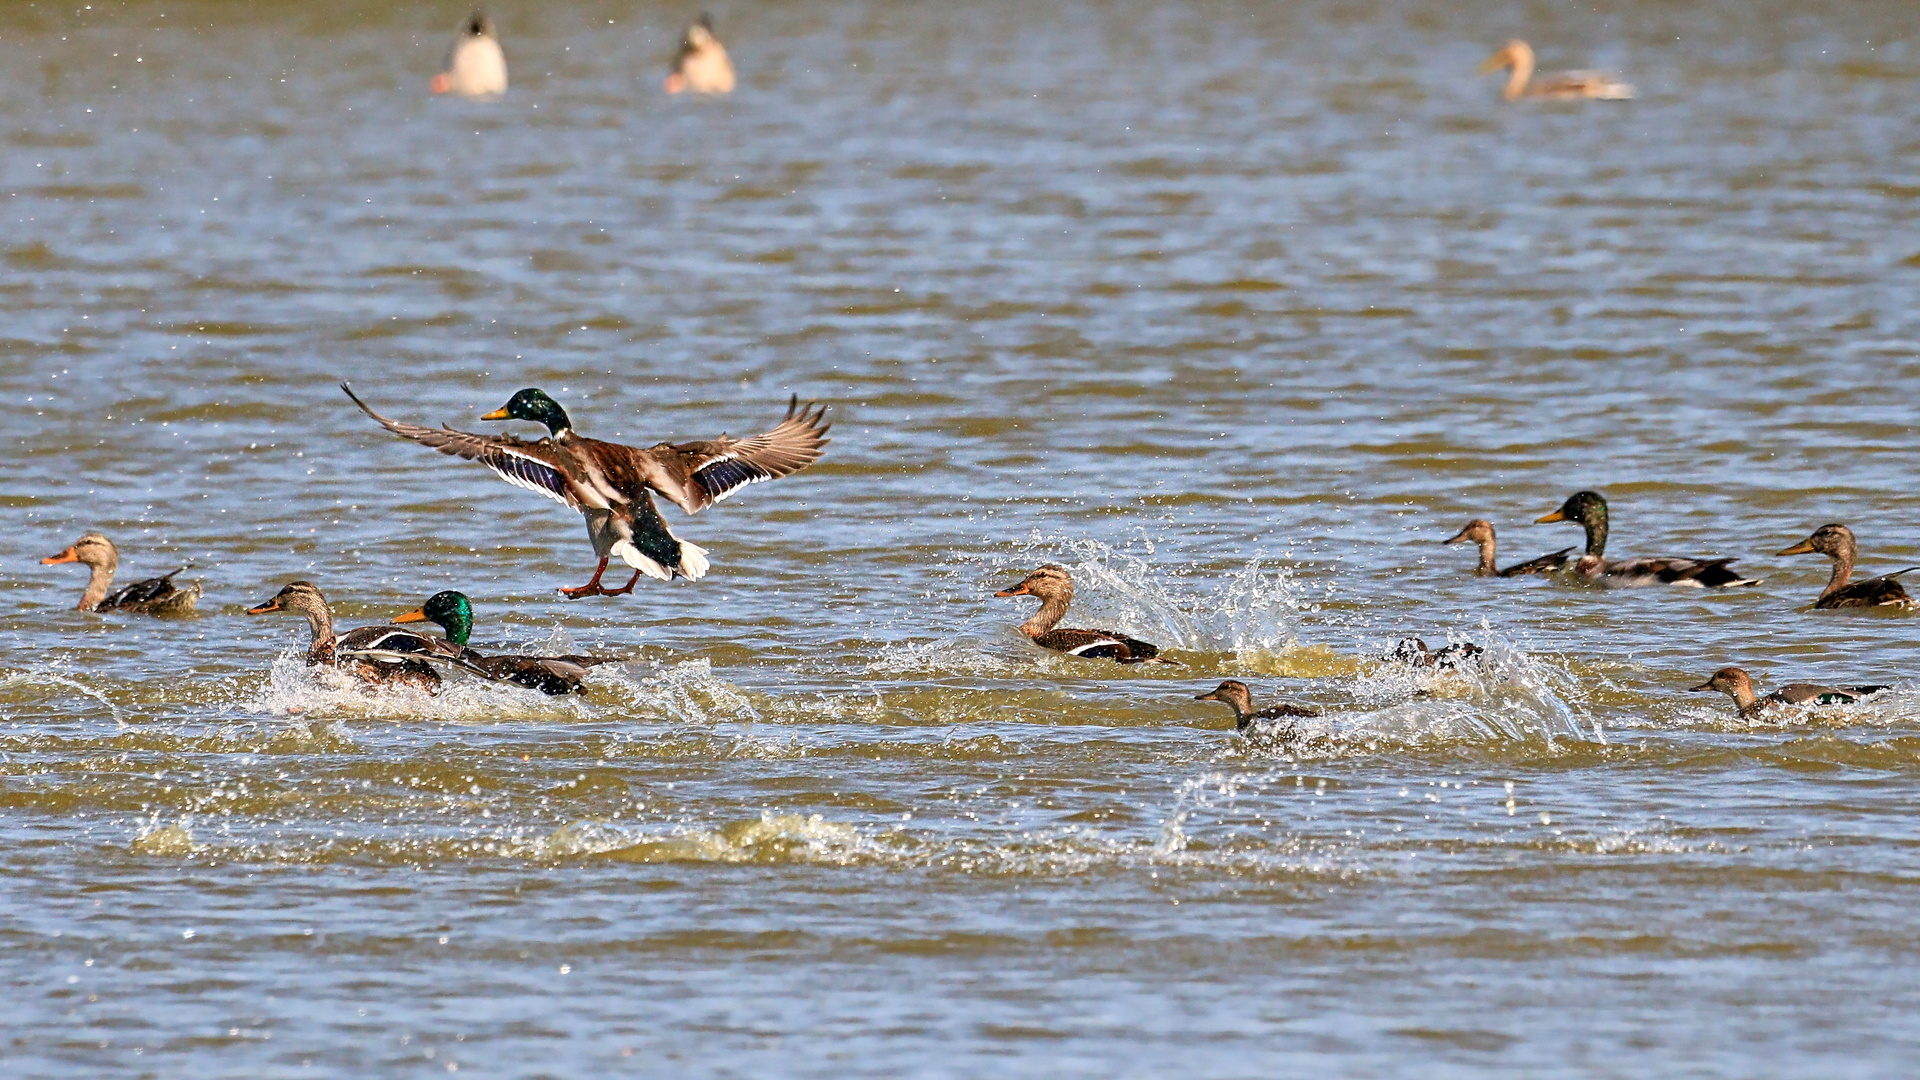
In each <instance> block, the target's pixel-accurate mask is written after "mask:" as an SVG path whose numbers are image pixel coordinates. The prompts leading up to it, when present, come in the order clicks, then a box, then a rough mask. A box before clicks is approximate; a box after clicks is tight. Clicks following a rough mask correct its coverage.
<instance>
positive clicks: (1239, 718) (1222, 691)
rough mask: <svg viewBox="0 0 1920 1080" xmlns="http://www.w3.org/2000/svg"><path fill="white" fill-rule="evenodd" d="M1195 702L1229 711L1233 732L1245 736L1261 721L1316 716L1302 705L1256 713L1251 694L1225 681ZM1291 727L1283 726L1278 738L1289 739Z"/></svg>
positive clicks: (1237, 683) (1236, 682)
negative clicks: (1217, 704) (1220, 704)
mask: <svg viewBox="0 0 1920 1080" xmlns="http://www.w3.org/2000/svg"><path fill="white" fill-rule="evenodd" d="M1193 700H1195V701H1218V702H1223V703H1225V704H1226V705H1228V706H1231V707H1232V709H1233V730H1235V731H1238V732H1241V733H1242V734H1245V733H1246V731H1247V729H1248V728H1251V727H1254V726H1255V724H1256V723H1257V722H1259V721H1261V720H1290V719H1292V718H1294V717H1301V716H1319V715H1320V710H1318V709H1313V708H1309V707H1307V706H1305V705H1286V704H1280V705H1269V706H1267V707H1266V708H1264V709H1261V710H1259V711H1258V712H1255V711H1254V708H1253V691H1251V690H1249V689H1247V684H1246V683H1243V682H1241V681H1239V680H1238V679H1228V680H1226V681H1225V682H1222V683H1221V684H1220V685H1219V686H1216V687H1214V688H1213V689H1212V690H1209V691H1207V692H1206V693H1204V694H1195V695H1193ZM1293 733H1294V726H1293V725H1292V724H1286V725H1284V726H1283V727H1282V729H1281V731H1280V737H1281V738H1283V739H1290V738H1292V737H1293Z"/></svg>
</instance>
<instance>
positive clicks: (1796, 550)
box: [1774, 537, 1813, 555]
mask: <svg viewBox="0 0 1920 1080" xmlns="http://www.w3.org/2000/svg"><path fill="white" fill-rule="evenodd" d="M1812 550H1813V538H1812V537H1808V538H1807V539H1805V540H1802V541H1800V542H1799V543H1797V544H1795V545H1793V546H1792V547H1790V548H1788V549H1786V550H1785V551H1776V552H1774V554H1775V555H1805V554H1807V553H1808V552H1811V551H1812Z"/></svg>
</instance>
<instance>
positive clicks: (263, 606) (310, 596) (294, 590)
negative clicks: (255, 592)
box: [247, 581, 327, 615]
mask: <svg viewBox="0 0 1920 1080" xmlns="http://www.w3.org/2000/svg"><path fill="white" fill-rule="evenodd" d="M326 610H327V598H326V597H325V596H323V595H321V592H320V587H319V586H318V585H315V584H314V583H313V582H311V581H289V582H287V587H286V588H284V589H281V590H280V591H279V592H277V593H274V594H273V596H272V597H271V598H269V599H267V600H264V601H262V602H260V603H258V604H255V605H254V606H252V607H250V608H248V609H247V614H249V615H267V614H271V613H272V612H275V611H298V612H300V613H302V614H310V613H312V612H315V611H321V612H324V611H326Z"/></svg>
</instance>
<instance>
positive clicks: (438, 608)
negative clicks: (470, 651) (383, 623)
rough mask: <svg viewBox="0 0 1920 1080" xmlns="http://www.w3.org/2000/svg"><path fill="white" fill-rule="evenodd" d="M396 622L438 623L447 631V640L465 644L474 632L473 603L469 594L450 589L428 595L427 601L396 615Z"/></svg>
mask: <svg viewBox="0 0 1920 1080" xmlns="http://www.w3.org/2000/svg"><path fill="white" fill-rule="evenodd" d="M393 621H394V622H397V623H404V622H430V623H435V624H438V625H439V627H440V629H442V630H445V631H446V632H447V640H448V641H451V642H453V643H454V644H455V645H465V644H466V643H467V638H468V636H469V635H471V634H472V633H473V604H472V603H471V602H470V601H468V599H467V594H466V593H462V592H454V591H453V590H452V589H448V590H447V591H445V592H437V593H434V594H433V595H432V596H429V597H427V602H426V603H424V604H421V605H420V606H419V607H418V608H415V609H414V610H412V611H409V612H407V613H406V614H405V615H396V616H394V619H393Z"/></svg>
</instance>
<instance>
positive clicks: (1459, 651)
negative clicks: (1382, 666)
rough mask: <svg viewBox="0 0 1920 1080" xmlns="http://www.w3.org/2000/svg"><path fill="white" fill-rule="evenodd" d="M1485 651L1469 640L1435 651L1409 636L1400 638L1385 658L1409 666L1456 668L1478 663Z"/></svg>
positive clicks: (1423, 642)
mask: <svg viewBox="0 0 1920 1080" xmlns="http://www.w3.org/2000/svg"><path fill="white" fill-rule="evenodd" d="M1486 651H1487V650H1485V649H1483V648H1481V647H1480V646H1478V645H1475V644H1474V643H1473V642H1471V641H1461V642H1457V643H1455V644H1452V645H1448V646H1446V647H1445V648H1443V649H1441V650H1440V651H1439V652H1435V651H1433V650H1432V649H1429V648H1427V643H1426V642H1425V641H1422V640H1421V639H1419V638H1417V637H1410V638H1402V639H1401V640H1400V642H1399V644H1397V645H1395V646H1394V647H1393V651H1392V652H1390V653H1388V654H1387V656H1386V658H1387V659H1388V660H1392V661H1395V662H1397V663H1401V664H1406V665H1408V666H1410V667H1430V668H1446V669H1448V670H1456V669H1459V668H1463V667H1466V666H1467V665H1468V664H1478V663H1480V662H1481V661H1480V657H1481V656H1483V655H1485V653H1486Z"/></svg>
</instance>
